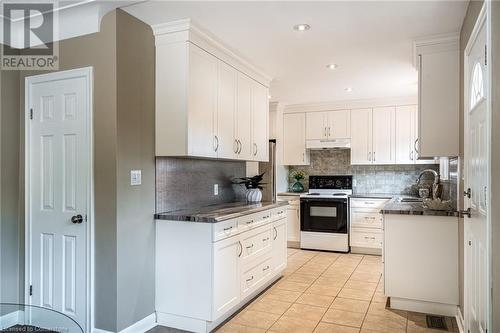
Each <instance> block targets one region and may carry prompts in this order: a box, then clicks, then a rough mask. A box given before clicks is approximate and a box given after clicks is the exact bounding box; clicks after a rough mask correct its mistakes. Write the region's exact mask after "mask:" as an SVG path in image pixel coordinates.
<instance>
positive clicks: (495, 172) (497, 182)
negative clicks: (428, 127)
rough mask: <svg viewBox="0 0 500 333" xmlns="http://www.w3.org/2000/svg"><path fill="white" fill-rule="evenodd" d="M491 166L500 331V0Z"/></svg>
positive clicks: (497, 325)
mask: <svg viewBox="0 0 500 333" xmlns="http://www.w3.org/2000/svg"><path fill="white" fill-rule="evenodd" d="M491 6H492V16H491V21H492V27H491V31H492V32H493V34H492V35H493V36H492V45H491V54H492V57H491V62H490V63H491V66H492V77H493V81H492V87H493V89H492V92H491V95H492V100H493V109H492V110H493V112H492V124H491V127H492V140H491V143H492V146H491V152H492V165H491V181H492V184H491V185H492V186H491V193H492V195H491V202H492V203H493V205H491V206H492V207H491V221H492V256H491V260H492V273H493V309H492V310H493V311H492V314H493V315H492V318H493V327H492V329H491V332H500V255H499V254H500V205H499V204H498V203H499V202H500V2H499V1H492V3H491Z"/></svg>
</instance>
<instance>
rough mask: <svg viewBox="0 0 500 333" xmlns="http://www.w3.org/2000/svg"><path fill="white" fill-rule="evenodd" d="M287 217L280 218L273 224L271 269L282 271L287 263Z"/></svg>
mask: <svg viewBox="0 0 500 333" xmlns="http://www.w3.org/2000/svg"><path fill="white" fill-rule="evenodd" d="M286 229H287V219H281V220H278V221H276V222H274V224H273V231H274V236H273V245H272V248H273V258H274V259H273V260H274V263H273V269H274V270H275V271H277V272H282V271H283V270H284V269H285V268H286V263H287V232H286Z"/></svg>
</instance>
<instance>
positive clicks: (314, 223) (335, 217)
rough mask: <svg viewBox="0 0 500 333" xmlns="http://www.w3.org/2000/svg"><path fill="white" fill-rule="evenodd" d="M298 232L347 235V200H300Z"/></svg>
mask: <svg viewBox="0 0 500 333" xmlns="http://www.w3.org/2000/svg"><path fill="white" fill-rule="evenodd" d="M300 230H301V231H311V232H327V233H338V234H347V230H348V226H347V199H320V198H317V199H309V198H308V199H301V200H300Z"/></svg>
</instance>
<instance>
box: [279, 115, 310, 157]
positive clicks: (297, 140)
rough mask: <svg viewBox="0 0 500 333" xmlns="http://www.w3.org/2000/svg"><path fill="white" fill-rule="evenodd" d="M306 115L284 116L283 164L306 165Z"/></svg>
mask: <svg viewBox="0 0 500 333" xmlns="http://www.w3.org/2000/svg"><path fill="white" fill-rule="evenodd" d="M305 120H306V116H305V113H289V114H285V115H283V164H284V165H305V164H308V161H307V158H306V136H305V132H306V131H305Z"/></svg>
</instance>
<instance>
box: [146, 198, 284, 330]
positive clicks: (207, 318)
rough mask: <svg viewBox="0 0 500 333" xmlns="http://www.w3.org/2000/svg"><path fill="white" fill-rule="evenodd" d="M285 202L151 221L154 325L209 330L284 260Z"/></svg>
mask: <svg viewBox="0 0 500 333" xmlns="http://www.w3.org/2000/svg"><path fill="white" fill-rule="evenodd" d="M286 208H287V206H286V205H282V206H280V207H277V208H276V207H273V208H270V209H267V210H266V209H265V210H262V211H260V212H256V213H253V214H248V215H245V216H242V217H239V218H236V219H230V220H226V221H222V222H217V223H207V222H199V223H198V222H192V221H189V222H185V221H166V220H157V221H156V256H155V261H156V288H155V289H156V313H157V322H158V324H160V325H164V326H168V327H173V328H178V329H182V330H186V331H190V332H210V331H212V330H213V329H214V328H215V327H217V326H218V325H219V324H220V323H222V322H223V321H224V320H226V319H227V318H228V317H229V316H231V315H232V314H233V313H235V312H236V311H238V310H239V309H240V308H241V307H243V306H244V305H245V303H246V302H248V301H250V300H251V299H252V298H253V297H255V296H256V295H257V294H258V293H260V292H261V291H263V290H264V289H265V288H267V287H268V286H269V285H270V284H272V283H273V282H274V281H276V280H277V279H278V278H279V277H280V276H281V274H282V272H283V270H284V269H285V268H286V265H287V249H286V225H287V218H286V211H287V210H286Z"/></svg>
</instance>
